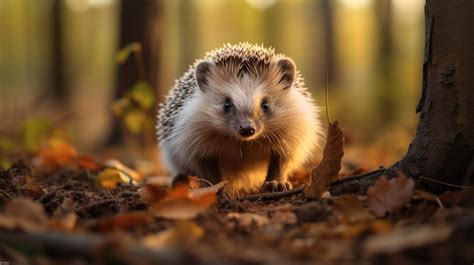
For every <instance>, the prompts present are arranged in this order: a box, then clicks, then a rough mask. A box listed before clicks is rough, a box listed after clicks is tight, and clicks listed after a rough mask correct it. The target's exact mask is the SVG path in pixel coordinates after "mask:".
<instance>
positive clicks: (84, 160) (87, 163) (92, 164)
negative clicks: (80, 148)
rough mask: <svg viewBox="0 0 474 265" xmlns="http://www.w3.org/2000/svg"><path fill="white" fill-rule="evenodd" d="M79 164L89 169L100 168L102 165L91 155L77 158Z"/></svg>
mask: <svg viewBox="0 0 474 265" xmlns="http://www.w3.org/2000/svg"><path fill="white" fill-rule="evenodd" d="M77 164H78V165H79V167H80V168H83V169H89V170H99V169H100V168H101V167H102V166H101V165H100V164H99V163H97V161H96V160H95V159H94V158H92V157H90V156H79V157H78V158H77Z"/></svg>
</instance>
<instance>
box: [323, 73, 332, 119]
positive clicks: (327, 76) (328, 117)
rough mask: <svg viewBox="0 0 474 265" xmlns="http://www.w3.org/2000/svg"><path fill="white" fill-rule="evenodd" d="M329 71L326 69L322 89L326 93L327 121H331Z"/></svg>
mask: <svg viewBox="0 0 474 265" xmlns="http://www.w3.org/2000/svg"><path fill="white" fill-rule="evenodd" d="M328 84H329V72H328V70H326V87H325V89H324V93H325V94H326V118H327V119H328V123H331V117H330V116H329V96H328V94H329V92H328V90H329V88H328V87H329V85H328Z"/></svg>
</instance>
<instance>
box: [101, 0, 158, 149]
mask: <svg viewBox="0 0 474 265" xmlns="http://www.w3.org/2000/svg"><path fill="white" fill-rule="evenodd" d="M159 2H160V1H155V0H142V1H133V0H122V1H121V9H120V10H121V11H120V41H119V48H123V47H125V46H126V45H128V44H130V43H131V42H139V43H141V44H142V47H143V58H144V64H145V66H146V70H147V71H146V73H145V76H144V77H143V76H140V72H139V70H138V67H137V65H136V62H135V60H134V59H133V58H130V59H128V60H127V61H126V62H125V63H124V64H122V65H120V66H119V67H118V72H117V85H116V90H115V98H120V97H122V96H123V95H124V93H125V91H127V90H128V89H130V88H131V87H132V86H133V84H134V83H135V82H137V81H139V80H140V79H143V78H145V79H146V81H148V82H150V84H151V86H152V87H153V88H154V89H155V94H156V95H157V91H156V88H157V85H158V80H159V79H158V56H159V46H158V45H159V43H160V41H159V40H158V38H159V34H160V31H159V30H158V27H159V23H160V21H159V17H160V16H159V11H160V7H159V5H160V4H159ZM133 56H134V55H133V54H132V55H131V57H133ZM122 141H123V132H122V129H121V126H120V121H118V120H117V119H116V118H114V120H113V126H112V131H111V135H110V137H109V140H108V144H118V143H121V142H122Z"/></svg>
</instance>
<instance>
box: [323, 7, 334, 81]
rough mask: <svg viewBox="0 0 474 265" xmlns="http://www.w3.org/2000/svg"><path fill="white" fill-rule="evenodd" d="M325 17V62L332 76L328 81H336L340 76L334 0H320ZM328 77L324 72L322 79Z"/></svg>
mask: <svg viewBox="0 0 474 265" xmlns="http://www.w3.org/2000/svg"><path fill="white" fill-rule="evenodd" d="M320 5H321V9H322V17H323V32H324V42H323V44H324V64H325V65H326V70H327V71H328V74H329V76H330V77H331V78H329V80H328V83H329V84H332V83H336V82H337V80H338V77H339V73H338V69H337V67H336V65H337V58H336V54H337V52H336V47H337V46H336V41H335V36H334V12H333V10H334V1H330V0H322V1H321V2H320ZM325 79H326V73H325V72H323V73H322V77H321V80H325Z"/></svg>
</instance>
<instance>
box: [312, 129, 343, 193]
mask: <svg viewBox="0 0 474 265" xmlns="http://www.w3.org/2000/svg"><path fill="white" fill-rule="evenodd" d="M343 145H344V134H343V132H342V130H341V128H339V125H338V122H337V121H335V122H334V123H329V127H328V134H327V139H326V146H325V147H324V151H323V159H322V160H321V163H319V165H318V166H317V167H316V168H314V169H313V170H311V179H310V183H309V185H308V186H307V187H306V189H305V190H304V194H305V196H306V197H308V198H311V199H316V200H317V199H319V198H321V195H322V194H323V193H324V192H325V191H327V190H328V189H329V186H330V185H331V183H332V182H333V181H334V180H336V179H337V178H338V177H339V171H340V170H341V161H342V157H343V156H344V149H343Z"/></svg>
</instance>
